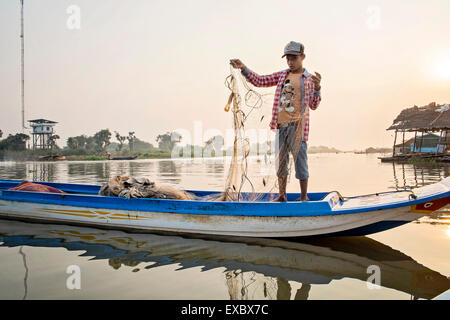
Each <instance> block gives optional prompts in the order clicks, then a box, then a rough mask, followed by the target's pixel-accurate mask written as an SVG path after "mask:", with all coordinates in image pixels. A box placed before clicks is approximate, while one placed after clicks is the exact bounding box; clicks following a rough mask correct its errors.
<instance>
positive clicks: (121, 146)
mask: <svg viewBox="0 0 450 320" xmlns="http://www.w3.org/2000/svg"><path fill="white" fill-rule="evenodd" d="M114 133H115V134H116V139H117V141H119V145H118V146H117V151H119V152H120V151H122V148H123V144H124V143H125V140H127V137H126V136H121V135H120V133H118V132H117V131H114Z"/></svg>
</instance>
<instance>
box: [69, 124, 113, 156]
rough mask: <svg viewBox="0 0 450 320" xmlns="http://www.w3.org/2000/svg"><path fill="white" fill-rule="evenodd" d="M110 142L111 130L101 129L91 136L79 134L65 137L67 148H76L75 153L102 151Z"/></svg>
mask: <svg viewBox="0 0 450 320" xmlns="http://www.w3.org/2000/svg"><path fill="white" fill-rule="evenodd" d="M110 143H111V132H110V131H109V129H103V130H100V131H98V132H96V133H95V134H94V135H93V136H92V137H88V136H86V135H84V134H83V135H80V136H76V137H69V138H67V148H68V149H70V150H73V151H75V150H77V151H78V152H77V153H93V152H104V151H105V150H106V147H107V146H108V145H110Z"/></svg>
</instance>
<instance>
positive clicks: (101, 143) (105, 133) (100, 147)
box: [94, 129, 111, 152]
mask: <svg viewBox="0 0 450 320" xmlns="http://www.w3.org/2000/svg"><path fill="white" fill-rule="evenodd" d="M94 142H95V145H96V147H97V151H99V152H103V151H105V149H106V147H107V146H108V145H110V144H111V132H110V131H109V129H103V130H100V131H99V132H97V133H95V134H94Z"/></svg>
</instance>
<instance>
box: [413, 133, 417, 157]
mask: <svg viewBox="0 0 450 320" xmlns="http://www.w3.org/2000/svg"><path fill="white" fill-rule="evenodd" d="M416 139H417V131H414V145H413V153H414V152H416Z"/></svg>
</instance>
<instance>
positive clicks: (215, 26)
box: [0, 0, 450, 150]
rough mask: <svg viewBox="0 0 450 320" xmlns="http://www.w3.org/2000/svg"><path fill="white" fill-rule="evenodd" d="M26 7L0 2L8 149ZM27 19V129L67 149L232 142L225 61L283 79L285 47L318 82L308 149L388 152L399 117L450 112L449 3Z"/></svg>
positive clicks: (125, 6) (16, 115)
mask: <svg viewBox="0 0 450 320" xmlns="http://www.w3.org/2000/svg"><path fill="white" fill-rule="evenodd" d="M19 3H20V1H19V0H1V1H0V108H1V117H0V129H1V130H2V131H3V133H4V136H5V135H7V134H15V133H18V132H21V111H20V110H21V102H20V38H19V34H20V5H19ZM24 15H25V119H26V120H31V119H36V118H44V119H49V120H53V121H57V122H58V124H57V126H56V128H55V129H56V133H57V134H58V135H59V136H60V137H61V139H60V140H59V141H58V145H60V146H64V145H65V144H66V140H67V138H68V137H70V136H76V135H81V134H87V135H93V134H94V133H95V132H97V131H99V130H101V129H105V128H108V129H110V130H111V131H112V132H114V131H118V132H120V133H121V134H122V135H126V134H127V133H128V132H130V131H134V132H135V134H136V136H137V137H138V138H140V139H141V140H145V141H148V142H151V143H153V144H155V145H156V144H157V143H156V142H155V139H156V137H157V135H159V134H162V133H165V132H167V131H173V130H177V129H184V130H185V131H186V132H191V134H192V139H194V140H195V137H194V136H195V133H194V132H195V130H197V129H198V127H199V124H201V128H200V129H198V130H200V131H199V132H200V133H199V134H198V135H199V136H200V140H201V139H203V140H206V139H207V137H206V132H208V131H209V132H212V131H214V132H217V133H220V132H222V133H223V134H224V135H225V131H226V130H227V129H228V130H229V129H230V128H231V126H232V118H231V113H225V112H224V111H223V108H224V106H225V104H226V102H227V100H228V96H229V90H228V89H227V88H226V87H225V85H224V81H225V78H226V77H227V76H228V75H229V74H230V66H229V60H230V59H232V58H239V59H241V60H242V61H243V62H244V63H245V64H246V65H247V66H248V67H249V68H250V69H251V70H253V71H255V72H257V73H258V74H261V75H262V74H270V73H273V72H276V71H280V70H283V69H286V68H287V64H286V61H285V59H282V58H281V56H282V54H283V48H284V46H285V45H286V44H287V43H288V42H289V41H291V40H293V41H298V42H301V43H303V44H304V46H305V54H306V58H305V60H304V63H303V66H304V67H305V68H306V69H307V70H308V71H309V72H319V73H320V74H321V75H322V83H321V85H322V90H321V92H322V102H321V104H320V106H319V108H318V109H317V110H314V111H311V118H310V126H311V128H310V135H309V145H310V146H319V145H324V146H329V147H336V148H338V149H341V150H355V149H363V148H367V147H390V146H392V144H393V132H392V131H386V129H387V128H388V127H389V126H390V125H391V124H392V121H393V120H394V118H395V117H396V116H397V115H398V114H399V113H400V111H401V110H403V109H405V108H408V107H412V106H414V105H417V106H422V105H426V104H428V103H430V102H437V103H439V104H443V103H450V90H449V89H450V37H449V35H448V33H449V30H450V1H448V0H440V1H439V0H431V1H420V0H405V1H403V0H396V1H376V0H372V1H364V0H355V1H351V0H344V1H334V0H330V1H290V0H286V1H283V2H276V1H261V0H258V1H245V0H244V1H243V0H229V1H210V0H205V1H200V0H199V1H195V0H193V1H170V2H169V1H150V0H129V1H123V0H96V1H91V0H69V1H66V0H25V13H24ZM274 91H275V87H273V88H271V89H269V91H268V92H271V93H273V92H274ZM270 99H271V97H269V102H268V103H266V104H264V108H265V109H264V111H263V112H266V113H267V114H270V111H271V110H270V109H271V107H272V103H271V101H270ZM268 125H269V117H266V120H265V122H264V121H263V123H262V124H261V128H264V129H268ZM195 128H197V129H195ZM113 141H114V139H113Z"/></svg>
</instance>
